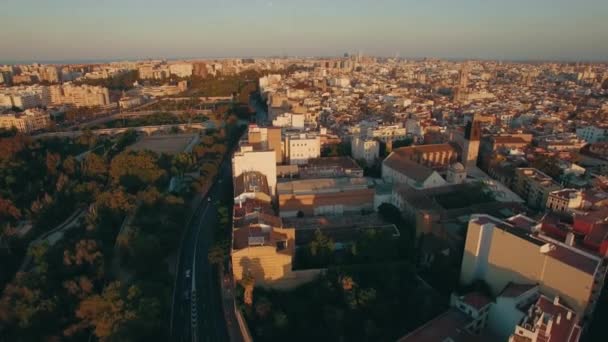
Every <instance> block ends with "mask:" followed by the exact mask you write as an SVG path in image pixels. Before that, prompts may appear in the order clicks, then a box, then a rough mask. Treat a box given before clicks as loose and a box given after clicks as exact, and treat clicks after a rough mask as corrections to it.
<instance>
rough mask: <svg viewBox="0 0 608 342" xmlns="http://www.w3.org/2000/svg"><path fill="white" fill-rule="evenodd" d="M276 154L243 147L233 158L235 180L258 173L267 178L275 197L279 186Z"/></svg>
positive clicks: (272, 151)
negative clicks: (251, 173) (253, 172)
mask: <svg viewBox="0 0 608 342" xmlns="http://www.w3.org/2000/svg"><path fill="white" fill-rule="evenodd" d="M276 164H277V162H276V154H275V151H274V150H268V149H265V150H254V148H253V146H251V145H243V146H241V148H240V150H239V151H237V152H235V153H234V156H233V157H232V175H233V177H234V178H236V177H238V176H240V175H241V174H243V173H245V172H249V171H257V172H260V173H262V174H263V175H265V176H266V179H267V180H268V188H269V190H270V193H271V194H272V195H273V196H274V194H275V189H276V185H277V166H276Z"/></svg>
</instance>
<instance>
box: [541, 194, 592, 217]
mask: <svg viewBox="0 0 608 342" xmlns="http://www.w3.org/2000/svg"><path fill="white" fill-rule="evenodd" d="M582 205H583V192H582V191H580V190H577V189H562V190H556V191H552V192H550V193H549V196H548V198H547V209H549V210H552V211H556V212H562V213H567V212H572V211H573V210H576V209H580V208H581V206H582Z"/></svg>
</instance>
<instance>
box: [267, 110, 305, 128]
mask: <svg viewBox="0 0 608 342" xmlns="http://www.w3.org/2000/svg"><path fill="white" fill-rule="evenodd" d="M304 118H305V115H304V114H293V113H283V114H281V115H279V116H277V117H276V118H275V119H274V120H272V125H273V126H275V127H288V128H296V129H303V128H304Z"/></svg>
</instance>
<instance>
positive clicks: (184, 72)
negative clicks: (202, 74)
mask: <svg viewBox="0 0 608 342" xmlns="http://www.w3.org/2000/svg"><path fill="white" fill-rule="evenodd" d="M193 70H194V67H193V66H192V63H175V64H169V72H170V73H171V75H175V76H177V77H184V78H185V77H190V76H192V71H193Z"/></svg>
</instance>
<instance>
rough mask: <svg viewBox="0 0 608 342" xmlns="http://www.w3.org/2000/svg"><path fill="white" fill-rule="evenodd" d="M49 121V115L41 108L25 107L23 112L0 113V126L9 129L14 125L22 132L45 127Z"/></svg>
mask: <svg viewBox="0 0 608 342" xmlns="http://www.w3.org/2000/svg"><path fill="white" fill-rule="evenodd" d="M50 123H51V116H50V115H49V113H48V112H46V111H45V110H42V109H27V110H25V111H24V112H23V113H9V114H2V115H0V128H5V129H11V128H13V127H15V128H16V129H17V130H18V131H19V132H22V133H30V132H33V131H36V130H39V129H44V128H47V127H48V126H49V124H50Z"/></svg>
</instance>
